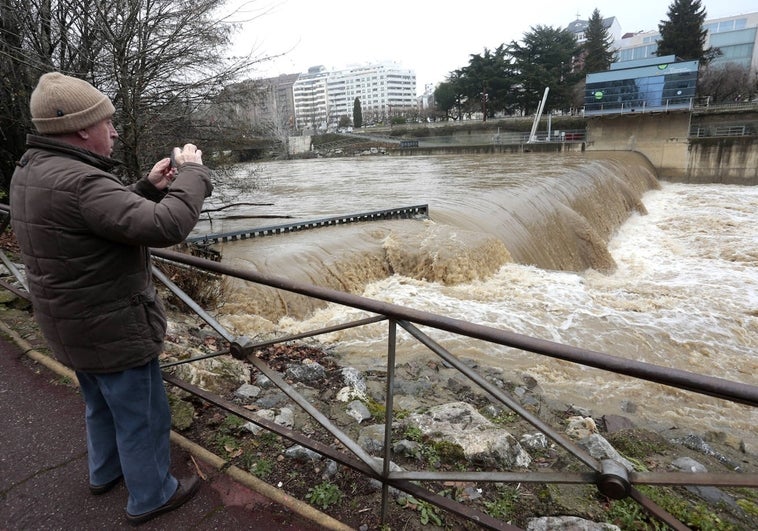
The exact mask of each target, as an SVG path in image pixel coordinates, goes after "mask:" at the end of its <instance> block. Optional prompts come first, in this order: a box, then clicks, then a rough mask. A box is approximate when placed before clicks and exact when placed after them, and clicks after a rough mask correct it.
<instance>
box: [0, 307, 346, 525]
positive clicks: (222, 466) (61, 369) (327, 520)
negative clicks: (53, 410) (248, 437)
mask: <svg viewBox="0 0 758 531" xmlns="http://www.w3.org/2000/svg"><path fill="white" fill-rule="evenodd" d="M0 332H2V333H3V334H5V335H6V336H8V337H9V338H10V339H11V340H12V341H13V342H14V343H15V344H16V345H18V347H19V348H20V349H21V350H22V351H23V353H24V355H25V356H28V357H29V358H30V359H32V360H34V361H35V362H37V363H39V364H41V365H44V366H45V367H46V368H48V369H49V370H51V371H52V372H54V373H56V374H58V375H59V376H62V377H64V378H67V379H69V380H70V381H71V383H72V385H74V386H76V387H78V386H79V384H78V380H77V378H76V373H75V372H74V371H72V370H71V369H69V368H68V367H66V366H65V365H63V364H61V363H60V362H58V361H57V360H55V359H53V358H51V357H50V356H47V355H45V354H42V353H41V352H39V351H37V350H35V349H34V347H32V345H31V344H29V343H28V342H27V341H26V340H25V339H24V338H22V337H21V336H20V335H18V333H16V331H15V330H13V329H12V328H10V327H9V326H8V325H7V324H6V323H5V322H4V321H2V320H0ZM171 442H173V443H175V444H177V445H178V446H180V447H182V448H183V449H184V450H186V451H187V452H189V453H190V454H191V455H192V456H194V457H196V458H198V459H200V460H202V461H204V462H206V463H207V464H209V465H210V466H212V467H214V468H216V469H217V470H219V471H221V472H223V473H224V474H226V475H228V476H229V477H230V478H231V479H233V480H234V481H236V482H238V483H240V484H242V485H244V486H245V487H247V488H249V489H250V490H252V491H255V492H257V493H259V494H261V495H262V496H265V497H267V498H269V499H271V500H272V501H274V502H275V503H277V504H279V505H281V506H283V507H285V508H287V509H288V510H289V511H291V512H293V513H295V514H297V515H299V516H301V517H303V518H305V519H307V520H310V521H312V522H314V523H315V524H318V525H319V526H321V527H323V528H324V529H329V530H334V531H351V530H353V528H352V527H350V526H348V525H346V524H344V523H342V522H340V521H339V520H336V519H334V518H332V517H331V516H329V515H327V514H325V513H322V512H321V511H319V510H318V509H315V508H314V507H312V506H311V505H308V504H307V503H305V502H303V501H300V500H298V499H296V498H293V497H292V496H290V495H289V494H287V493H286V492H284V491H282V490H280V489H278V488H276V487H274V486H273V485H269V484H268V483H266V482H265V481H262V480H261V479H259V478H257V477H255V476H253V475H252V474H249V473H248V472H245V471H244V470H242V469H241V468H239V467H237V466H234V465H231V466H228V462H227V461H226V460H224V459H223V458H222V457H220V456H218V455H216V454H214V453H212V452H211V451H209V450H207V449H206V448H203V447H202V446H200V445H198V444H195V443H194V442H192V441H190V440H189V439H187V438H186V437H184V436H183V435H181V434H179V433H177V432H175V431H173V430H172V431H171Z"/></svg>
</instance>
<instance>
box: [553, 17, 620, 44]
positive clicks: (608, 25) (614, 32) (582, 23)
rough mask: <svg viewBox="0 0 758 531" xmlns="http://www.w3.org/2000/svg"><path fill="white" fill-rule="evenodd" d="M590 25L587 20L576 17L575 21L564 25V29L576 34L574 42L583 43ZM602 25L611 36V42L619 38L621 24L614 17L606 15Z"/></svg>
mask: <svg viewBox="0 0 758 531" xmlns="http://www.w3.org/2000/svg"><path fill="white" fill-rule="evenodd" d="M589 25H590V21H589V20H580V19H579V18H577V19H576V20H575V21H573V22H572V23H570V24H569V25H568V26H566V30H568V31H570V32H571V33H573V34H574V35H575V36H576V42H578V43H579V44H583V43H584V42H586V41H587V36H586V32H587V27H588V26H589ZM603 27H604V28H605V29H606V31H607V32H608V35H609V36H610V37H611V38H613V42H618V41H619V40H620V39H621V25H620V24H619V21H618V19H617V18H616V17H608V18H604V19H603Z"/></svg>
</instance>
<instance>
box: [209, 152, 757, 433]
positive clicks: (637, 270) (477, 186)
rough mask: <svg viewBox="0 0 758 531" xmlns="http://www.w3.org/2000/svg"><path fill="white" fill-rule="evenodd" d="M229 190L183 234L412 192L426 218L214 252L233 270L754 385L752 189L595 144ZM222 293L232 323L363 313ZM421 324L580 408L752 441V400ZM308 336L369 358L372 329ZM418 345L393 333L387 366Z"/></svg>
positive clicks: (359, 165) (311, 214)
mask: <svg viewBox="0 0 758 531" xmlns="http://www.w3.org/2000/svg"><path fill="white" fill-rule="evenodd" d="M251 171H254V175H253V176H252V177H251V173H250V172H251ZM231 188H232V189H230V188H229V186H220V187H218V192H219V194H217V195H219V196H224V197H226V198H230V197H233V198H234V201H237V202H249V203H255V204H254V205H248V206H241V207H239V208H235V209H227V210H224V211H222V212H216V213H211V217H212V222H209V221H208V220H207V219H206V220H204V221H202V222H201V223H200V224H199V225H198V228H197V229H196V234H207V233H209V232H222V231H229V230H239V229H242V228H252V227H258V226H267V225H274V224H280V223H285V222H290V221H296V220H309V219H318V218H323V217H329V216H334V215H342V214H350V213H359V212H365V211H373V210H381V209H387V208H394V207H401V206H410V205H417V204H428V205H429V219H428V220H394V221H372V222H364V223H356V224H352V225H344V226H338V227H327V228H322V229H316V230H310V231H305V232H299V233H292V234H286V235H278V236H273V237H264V238H256V239H251V240H245V241H239V242H232V243H227V244H223V245H222V246H219V249H220V250H221V252H222V255H223V260H224V262H226V263H229V264H231V265H234V266H235V267H240V268H252V269H254V270H257V271H260V272H267V273H271V274H274V275H277V276H289V277H292V278H295V279H297V280H303V281H308V282H311V283H314V284H318V285H324V286H328V287H332V288H336V289H340V290H344V291H350V292H352V293H357V294H361V295H364V296H366V297H370V298H374V299H378V300H382V301H388V302H392V303H396V304H400V305H404V306H408V307H412V308H416V309H421V310H425V311H429V312H433V313H437V314H441V315H446V316H450V317H455V318H460V319H464V320H467V321H471V322H474V323H479V324H484V325H488V326H492V327H495V328H500V329H505V330H510V331H514V332H518V333H521V334H526V335H530V336H534V337H539V338H543V339H548V340H551V341H556V342H561V343H566V344H570V345H575V346H579V347H583V348H588V349H591V350H596V351H600V352H604V353H607V354H610V355H613V356H618V357H623V358H628V359H634V360H639V361H645V362H649V363H654V364H657V365H660V366H664V367H676V368H679V369H684V370H688V371H692V372H696V373H700V374H705V375H711V376H717V377H720V378H725V379H729V380H734V381H739V382H743V383H748V384H752V385H756V384H758V349H756V345H758V267H756V266H757V265H758V215H757V214H756V213H757V212H758V187H739V186H728V185H718V184H713V185H685V184H674V183H666V182H659V181H658V180H657V179H656V178H655V174H654V170H653V169H652V167H651V166H650V165H649V163H648V162H647V161H646V159H644V157H642V156H641V155H638V154H634V153H617V152H614V153H611V152H605V153H595V154H591V153H586V154H517V155H472V156H466V155H464V156H452V155H451V156H436V157H404V158H401V157H388V156H372V157H356V158H341V159H314V160H297V161H279V162H266V163H261V164H254V165H247V166H242V167H240V168H239V172H238V176H237V177H236V181H235V180H232V181H231ZM214 201H216V203H213V202H211V203H210V204H211V205H214V204H215V205H216V206H218V205H219V204H220V200H219V199H218V198H217V199H215V200H214ZM245 216H254V217H248V218H245ZM262 216H266V217H262ZM277 216H289V217H290V218H289V219H277ZM224 299H225V304H224V306H223V308H222V310H221V311H222V315H221V316H220V317H219V320H220V321H221V322H222V323H224V324H225V325H226V326H229V327H230V328H231V329H232V330H233V331H234V332H235V333H237V334H244V335H248V336H255V335H257V334H267V333H270V332H273V331H274V330H276V331H279V332H280V333H296V332H300V331H305V330H310V329H315V328H319V327H322V326H326V325H331V324H335V323H339V322H344V321H345V320H347V319H352V318H358V317H361V316H363V314H362V313H361V312H358V311H353V310H349V309H345V308H342V307H336V306H325V305H323V304H322V303H320V302H314V301H309V300H307V299H305V298H303V297H301V296H295V295H288V294H282V293H278V292H276V291H275V290H272V289H269V288H261V287H257V286H250V285H244V284H242V283H241V282H237V281H230V282H228V283H227V285H226V287H225V296H224ZM431 335H432V336H433V337H435V338H436V339H438V340H440V342H442V343H443V344H444V345H445V346H446V347H447V348H448V349H449V350H451V351H452V352H453V353H454V354H456V355H458V356H459V357H463V358H469V359H473V360H476V361H478V362H480V363H482V364H486V365H489V366H495V367H501V368H502V369H503V371H504V379H506V380H511V381H516V382H517V381H520V379H521V378H522V377H523V376H524V375H528V376H531V377H533V378H534V379H536V380H537V382H539V384H540V387H541V388H542V391H543V392H544V394H545V395H546V396H548V397H550V398H552V399H556V400H561V401H563V402H565V403H566V404H574V405H577V406H581V407H587V408H589V409H590V410H591V411H592V412H593V414H595V415H602V414H621V415H625V416H627V417H630V418H631V419H632V420H634V421H636V422H640V423H645V424H646V425H648V426H652V427H654V428H656V429H661V430H666V429H670V428H674V427H677V428H682V429H692V430H696V431H697V432H698V433H702V432H703V431H715V432H721V433H727V434H730V435H731V436H734V437H737V438H741V439H743V440H745V439H747V440H754V438H755V426H756V425H758V411H755V410H753V409H752V408H748V407H746V406H740V405H735V404H730V403H728V402H725V401H722V400H718V399H715V398H709V397H703V396H701V395H697V394H694V393H690V392H686V391H678V390H671V389H668V388H665V387H663V386H661V385H657V384H651V383H647V382H642V381H638V380H635V379H632V378H627V377H618V376H616V375H613V374H611V373H607V372H604V371H600V370H597V369H591V368H583V367H579V366H576V365H573V364H570V363H567V362H561V361H556V360H549V359H544V358H542V357H540V356H538V355H535V354H531V353H525V352H521V351H516V350H514V349H509V348H505V347H493V346H492V345H489V344H483V343H480V342H478V341H475V340H466V341H462V340H460V339H458V338H451V337H448V336H446V335H445V334H441V333H436V334H435V333H431ZM320 341H321V342H323V345H324V346H327V347H330V348H332V349H333V350H334V351H335V352H336V353H338V354H339V355H340V356H342V357H343V359H344V363H349V364H352V365H353V366H355V367H357V368H359V369H368V368H373V369H381V368H384V366H385V363H386V362H385V360H384V356H385V353H386V324H377V325H372V326H369V327H362V328H359V329H353V330H349V331H343V332H339V333H333V334H329V335H327V336H322V337H321V338H320ZM432 356H433V354H431V353H429V352H428V351H426V350H425V349H424V348H423V347H421V346H420V345H419V344H418V343H416V342H415V341H414V340H411V339H410V338H409V337H407V336H406V335H404V334H402V333H401V334H399V342H398V359H399V362H403V361H406V360H409V359H412V358H419V357H432Z"/></svg>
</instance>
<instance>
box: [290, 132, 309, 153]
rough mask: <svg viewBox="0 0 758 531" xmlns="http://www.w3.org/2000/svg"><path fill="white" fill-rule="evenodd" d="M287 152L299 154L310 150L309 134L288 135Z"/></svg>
mask: <svg viewBox="0 0 758 531" xmlns="http://www.w3.org/2000/svg"><path fill="white" fill-rule="evenodd" d="M288 142H289V148H288V149H289V154H290V155H300V154H301V153H307V152H308V151H310V150H311V136H310V135H303V136H291V137H289V140H288Z"/></svg>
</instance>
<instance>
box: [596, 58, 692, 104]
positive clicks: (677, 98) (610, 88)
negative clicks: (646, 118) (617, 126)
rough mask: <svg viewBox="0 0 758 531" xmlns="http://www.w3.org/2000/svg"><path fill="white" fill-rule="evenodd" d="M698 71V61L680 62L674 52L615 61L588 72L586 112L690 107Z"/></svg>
mask: <svg viewBox="0 0 758 531" xmlns="http://www.w3.org/2000/svg"><path fill="white" fill-rule="evenodd" d="M697 74H698V62H697V61H678V62H677V61H676V58H675V57H674V56H673V55H670V56H665V57H653V58H650V59H643V60H639V61H624V62H623V63H613V64H612V65H611V69H610V70H608V71H606V72H597V73H593V74H588V75H587V79H586V86H585V96H584V114H585V115H586V116H592V115H599V114H620V113H642V112H661V111H668V110H675V109H691V108H692V105H693V104H694V100H695V90H696V88H697Z"/></svg>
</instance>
